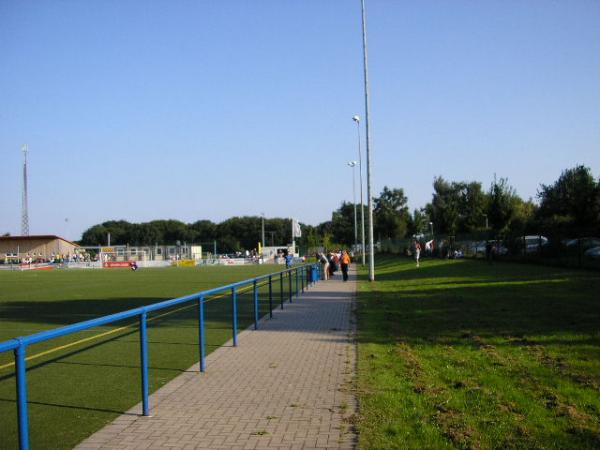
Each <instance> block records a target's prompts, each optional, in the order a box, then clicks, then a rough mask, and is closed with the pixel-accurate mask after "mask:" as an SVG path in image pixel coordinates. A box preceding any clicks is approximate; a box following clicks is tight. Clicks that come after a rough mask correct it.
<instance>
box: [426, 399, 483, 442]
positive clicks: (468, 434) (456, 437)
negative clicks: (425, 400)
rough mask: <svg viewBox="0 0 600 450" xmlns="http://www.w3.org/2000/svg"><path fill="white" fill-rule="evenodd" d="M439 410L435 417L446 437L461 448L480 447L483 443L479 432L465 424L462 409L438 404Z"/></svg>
mask: <svg viewBox="0 0 600 450" xmlns="http://www.w3.org/2000/svg"><path fill="white" fill-rule="evenodd" d="M436 409H437V412H436V414H435V416H434V418H433V420H434V421H435V423H437V424H438V426H439V427H440V428H441V430H442V434H443V435H444V437H446V438H447V439H449V440H450V441H451V442H452V444H453V445H455V446H456V447H457V448H460V449H473V450H476V449H480V448H482V447H481V443H480V441H479V439H478V436H477V432H476V430H474V429H473V428H471V427H469V426H468V425H466V424H465V422H464V420H463V415H462V413H461V412H460V411H457V410H455V409H451V408H447V407H446V406H444V405H437V407H436Z"/></svg>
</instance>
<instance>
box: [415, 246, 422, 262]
mask: <svg viewBox="0 0 600 450" xmlns="http://www.w3.org/2000/svg"><path fill="white" fill-rule="evenodd" d="M420 257H421V244H419V241H415V260H416V261H417V267H419V258H420Z"/></svg>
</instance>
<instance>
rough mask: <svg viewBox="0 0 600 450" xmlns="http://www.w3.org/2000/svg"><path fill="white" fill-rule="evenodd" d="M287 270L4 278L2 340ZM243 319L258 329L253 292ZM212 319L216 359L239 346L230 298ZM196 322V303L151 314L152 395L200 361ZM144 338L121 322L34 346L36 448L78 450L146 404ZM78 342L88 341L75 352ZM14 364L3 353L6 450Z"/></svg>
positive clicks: (209, 308)
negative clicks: (232, 343)
mask: <svg viewBox="0 0 600 450" xmlns="http://www.w3.org/2000/svg"><path fill="white" fill-rule="evenodd" d="M280 270H281V266H273V265H254V266H239V267H222V266H220V267H203V268H167V269H146V270H143V269H142V270H139V271H138V272H132V271H130V270H128V269H111V270H62V271H59V270H56V271H48V272H36V271H30V272H0V286H2V289H0V341H4V340H8V339H10V338H13V337H16V336H24V335H28V334H32V333H35V332H38V331H42V330H46V329H52V328H56V327H59V326H64V325H67V324H70V323H74V322H80V321H83V320H88V319H92V318H95V317H100V316H103V315H106V314H111V313H114V312H119V311H124V310H127V309H132V308H135V307H138V306H142V305H145V304H149V303H155V302H158V301H162V300H167V299H171V298H175V297H179V296H183V295H187V294H191V293H194V292H198V291H202V290H206V289H209V288H212V287H217V286H221V285H225V284H229V283H232V282H234V281H241V280H245V279H249V278H252V277H253V276H257V275H260V274H267V273H272V272H278V271H280ZM275 281H276V282H275V283H274V286H273V297H274V303H275V306H277V305H278V302H279V299H280V294H281V292H280V288H279V286H280V283H279V278H276V279H275ZM284 281H285V283H284V286H283V288H284V298H287V293H288V283H287V280H284ZM295 288H296V287H295V283H294V284H293V287H292V289H293V290H295ZM260 292H261V295H260V297H259V298H260V311H261V316H262V315H265V314H267V313H268V310H269V305H268V295H266V294H267V292H268V288H267V287H266V286H264V287H262V288H261V290H260ZM238 312H239V328H238V329H239V330H242V329H244V328H245V327H247V326H249V325H250V324H251V323H252V321H253V299H252V292H251V290H249V291H246V292H245V293H240V294H239V295H238ZM165 313H166V314H165ZM205 317H206V327H207V329H206V340H207V352H210V351H212V350H214V349H215V348H217V347H219V346H220V345H222V344H223V343H225V342H226V341H227V340H229V339H231V336H232V333H231V300H230V296H229V295H227V296H225V297H222V298H214V299H209V301H208V302H207V303H206V307H205ZM197 323H198V322H197V308H196V307H195V306H194V305H191V304H190V305H189V306H186V305H184V306H181V305H180V306H178V307H175V308H172V309H171V310H169V311H164V310H161V311H158V312H155V313H152V314H150V315H149V323H148V337H149V355H150V392H153V391H155V390H156V389H158V388H159V387H160V386H162V385H164V384H165V383H166V382H168V381H169V380H171V379H172V378H174V377H175V376H177V375H178V374H180V373H181V372H183V371H185V370H187V369H188V368H189V367H190V366H192V365H193V364H194V363H196V362H197V361H198V345H197V342H198V327H197ZM138 335H139V333H138V326H137V321H133V322H132V321H130V322H119V323H117V324H114V325H113V326H106V327H100V328H94V329H91V330H87V331H85V332H80V333H77V334H74V335H69V336H65V337H62V338H59V339H55V340H52V341H48V342H45V343H40V344H36V345H33V346H31V347H28V350H27V356H28V357H29V358H32V359H30V360H29V361H28V362H27V367H28V371H27V382H28V387H29V397H28V400H29V416H30V432H31V448H44V449H50V448H52V449H67V448H72V447H73V446H74V445H76V444H77V443H78V442H80V441H81V440H82V439H84V438H85V437H87V436H88V435H89V434H91V433H92V432H93V431H95V430H98V429H99V428H101V427H102V426H103V425H104V424H106V423H109V422H110V421H112V420H113V419H114V418H115V417H117V416H118V415H120V414H122V413H123V412H125V411H126V410H128V409H129V408H130V407H132V406H133V405H135V404H137V403H138V402H140V400H141V394H140V366H139V339H138ZM76 341H84V342H81V343H80V344H77V345H72V344H73V343H74V342H76ZM57 349H58V350H57ZM46 352H48V353H46ZM12 361H13V355H12V352H5V353H0V449H2V450H4V449H13V448H16V447H17V431H16V430H17V421H16V404H15V378H14V366H13V365H12ZM207 370H210V367H207ZM198 376H202V375H200V374H199V375H198ZM150 406H151V407H152V405H150Z"/></svg>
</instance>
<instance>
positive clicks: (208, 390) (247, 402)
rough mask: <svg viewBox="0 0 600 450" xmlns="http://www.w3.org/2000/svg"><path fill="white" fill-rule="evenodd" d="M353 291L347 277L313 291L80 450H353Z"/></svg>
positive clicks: (243, 334) (217, 352) (245, 333)
mask: <svg viewBox="0 0 600 450" xmlns="http://www.w3.org/2000/svg"><path fill="white" fill-rule="evenodd" d="M355 292H356V282H355V274H354V272H353V270H352V269H351V271H350V280H349V281H348V282H346V283H344V282H343V281H342V280H341V275H337V276H336V277H334V279H333V280H329V281H321V282H319V283H317V284H316V285H315V286H313V287H311V288H310V289H308V290H307V291H306V292H305V293H304V294H301V295H300V296H299V297H298V298H294V299H293V303H291V304H289V303H286V304H285V305H284V309H283V310H279V309H278V310H276V311H274V317H273V319H263V320H261V322H260V324H259V330H257V331H255V330H250V329H248V330H245V331H243V332H241V333H240V334H239V335H238V346H237V347H231V346H230V345H231V344H229V346H228V345H227V344H226V345H225V346H223V347H221V348H219V349H217V350H215V351H214V352H213V353H211V354H210V355H209V356H208V357H207V359H206V372H205V373H203V374H200V373H198V372H197V367H198V366H197V365H196V366H195V367H193V368H192V369H191V370H190V371H189V372H186V373H184V374H182V375H180V376H179V377H177V378H175V379H174V380H172V381H171V382H170V383H168V384H167V385H165V386H163V387H162V388H161V389H159V390H158V391H157V392H155V393H154V394H153V395H151V396H150V414H151V417H142V416H139V415H136V414H139V411H140V409H141V406H140V405H137V406H136V407H134V408H132V409H131V410H130V411H129V412H128V414H125V415H123V416H121V417H119V418H118V419H116V420H115V421H114V422H113V423H112V424H110V425H108V426H107V427H105V428H103V429H102V430H100V431H98V432H97V433H95V434H94V435H92V436H91V437H89V438H88V439H87V440H85V441H84V442H82V443H81V444H80V445H79V446H78V447H77V448H78V449H81V450H90V449H164V448H178V449H179V448H182V449H200V448H205V449H232V450H234V449H267V448H268V449H312V448H319V449H325V448H327V449H351V448H354V447H355V440H356V436H355V435H354V434H353V431H352V427H351V424H350V423H349V422H350V420H349V419H350V418H351V416H352V415H353V414H354V413H355V411H356V403H355V399H354V396H353V395H352V391H351V390H349V388H350V387H351V384H352V380H353V377H354V368H355V358H356V352H355V345H354V343H353V331H354V328H353V325H352V324H353V318H352V309H353V304H354V296H355ZM192 370H194V372H192Z"/></svg>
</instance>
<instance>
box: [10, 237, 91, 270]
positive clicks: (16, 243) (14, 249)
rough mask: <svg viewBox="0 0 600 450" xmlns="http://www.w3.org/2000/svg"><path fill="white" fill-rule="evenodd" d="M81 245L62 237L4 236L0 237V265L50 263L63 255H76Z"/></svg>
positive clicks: (65, 256)
mask: <svg viewBox="0 0 600 450" xmlns="http://www.w3.org/2000/svg"><path fill="white" fill-rule="evenodd" d="M79 248H80V247H79V245H77V244H75V243H74V242H70V241H67V240H66V239H63V238H61V237H60V236H53V235H47V236H2V237H0V263H4V264H9V263H18V262H24V260H25V258H27V259H29V258H31V260H32V261H48V260H50V259H53V258H55V257H56V256H57V255H61V256H62V257H64V258H68V257H70V256H71V255H74V254H76V253H78V252H77V250H78V249H79Z"/></svg>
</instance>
